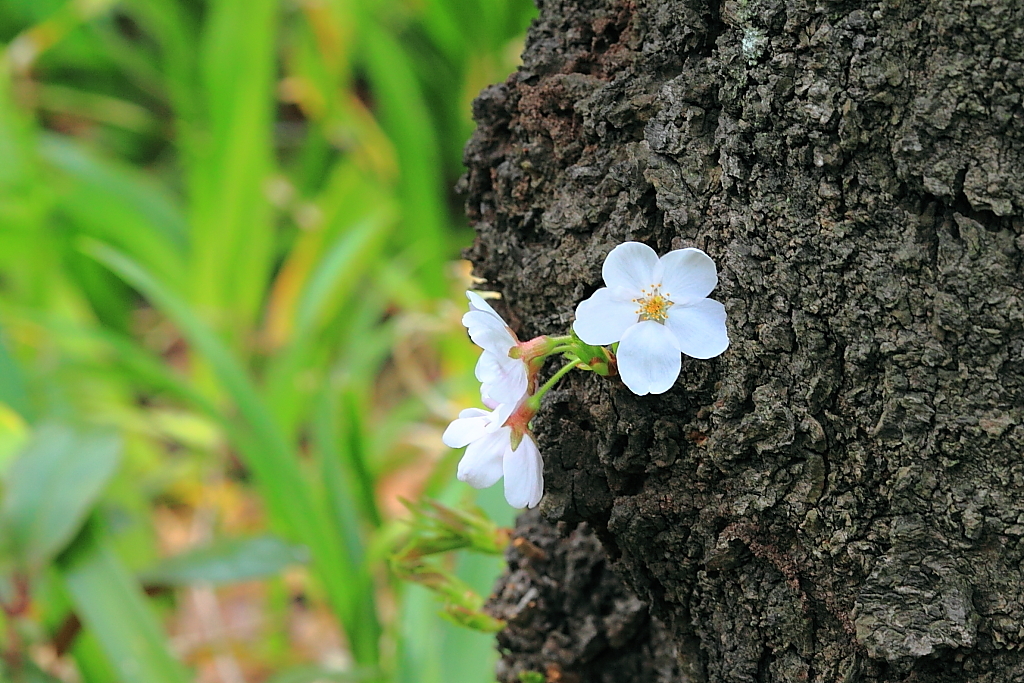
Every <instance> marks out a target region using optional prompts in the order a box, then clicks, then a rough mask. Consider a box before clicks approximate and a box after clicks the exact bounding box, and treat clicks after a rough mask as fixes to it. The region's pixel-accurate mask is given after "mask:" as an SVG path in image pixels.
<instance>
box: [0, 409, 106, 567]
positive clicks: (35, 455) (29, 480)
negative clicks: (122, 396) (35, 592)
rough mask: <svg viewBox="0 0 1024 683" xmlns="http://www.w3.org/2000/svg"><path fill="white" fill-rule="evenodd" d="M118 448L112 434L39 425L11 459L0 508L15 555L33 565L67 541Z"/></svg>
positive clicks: (99, 489)
mask: <svg viewBox="0 0 1024 683" xmlns="http://www.w3.org/2000/svg"><path fill="white" fill-rule="evenodd" d="M120 450H121V444H120V441H119V440H118V438H117V437H116V436H114V435H112V434H106V433H85V432H79V431H76V430H74V429H72V428H70V427H67V426H64V425H57V424H48V425H44V426H42V427H40V428H39V430H38V431H37V432H36V435H35V438H33V439H32V441H31V442H30V443H29V445H28V446H27V447H26V448H25V450H24V451H22V453H21V455H20V456H19V457H18V459H17V460H15V461H14V462H13V463H12V464H11V467H10V471H9V472H8V474H7V481H6V490H7V495H6V497H5V499H4V501H3V507H2V508H0V511H2V523H3V525H4V526H5V527H6V533H7V534H9V538H10V543H11V546H12V550H13V552H14V553H15V557H16V559H17V560H19V561H20V562H21V563H23V564H24V565H26V566H28V567H31V568H37V567H40V566H42V565H43V564H45V563H46V562H48V561H49V560H51V559H52V558H53V557H54V556H56V555H57V553H59V552H60V551H61V549H63V548H64V546H65V545H67V543H68V542H69V541H70V540H71V538H72V537H73V536H74V535H75V532H77V531H78V529H79V527H80V526H81V525H82V522H83V520H84V519H85V517H86V515H87V514H88V513H89V510H90V509H91V508H92V506H93V504H94V503H95V502H96V499H97V498H98V497H99V495H100V493H101V492H102V491H103V488H104V487H105V486H106V484H107V482H108V481H109V480H110V478H111V477H112V476H113V474H114V472H115V471H116V470H117V464H118V460H119V455H120Z"/></svg>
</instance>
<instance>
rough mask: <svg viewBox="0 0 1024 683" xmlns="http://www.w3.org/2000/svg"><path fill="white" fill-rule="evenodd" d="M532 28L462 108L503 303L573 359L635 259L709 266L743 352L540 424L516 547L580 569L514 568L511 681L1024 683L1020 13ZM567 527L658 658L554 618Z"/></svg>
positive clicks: (585, 617) (767, 12)
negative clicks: (633, 250)
mask: <svg viewBox="0 0 1024 683" xmlns="http://www.w3.org/2000/svg"><path fill="white" fill-rule="evenodd" d="M539 4H540V18H539V19H538V21H537V22H536V23H535V25H534V26H533V28H532V30H531V32H530V35H529V40H528V43H527V47H526V52H525V54H524V65H523V67H522V68H521V70H520V71H519V72H518V73H517V74H515V75H513V76H512V77H511V78H510V79H509V80H508V81H507V82H506V83H504V84H502V85H496V86H492V87H490V88H488V89H487V90H485V91H484V92H483V93H482V94H481V96H480V97H479V99H478V100H477V101H476V104H475V115H476V119H477V121H478V122H479V129H478V131H477V133H476V135H475V136H474V138H473V140H472V141H471V143H470V144H469V146H468V148H467V152H466V160H467V164H468V166H469V169H470V170H469V173H468V175H467V176H466V178H465V180H464V182H463V189H464V190H465V192H466V196H467V208H468V213H469V216H470V219H471V221H472V222H473V224H474V225H475V227H476V230H477V231H478V239H477V242H476V244H475V246H474V247H473V248H472V249H471V250H470V252H469V255H470V257H471V258H472V260H473V261H474V263H475V265H476V272H477V274H478V275H480V276H482V277H484V278H486V279H487V281H488V283H489V284H488V285H485V286H484V287H485V288H492V289H495V290H498V291H500V292H501V293H502V294H503V295H504V302H505V305H506V309H505V311H504V312H505V313H507V314H508V316H509V319H510V320H512V321H513V324H514V327H516V328H517V330H518V331H519V332H520V333H521V335H526V336H532V335H534V334H539V333H559V334H561V333H564V331H565V330H566V329H567V327H568V325H569V324H570V322H571V320H572V315H573V311H574V308H575V306H576V304H577V302H579V301H581V300H582V299H584V298H585V297H587V296H589V295H590V294H591V293H592V292H593V291H594V290H595V289H596V288H597V287H599V286H600V285H601V276H600V267H601V263H602V261H603V259H604V256H605V254H607V252H608V251H609V250H610V249H611V248H612V247H613V246H615V245H616V244H618V243H620V242H623V241H626V240H640V241H643V242H646V243H647V244H649V245H651V246H652V247H654V248H655V249H656V250H658V251H659V252H660V253H664V252H666V251H668V250H670V249H676V248H680V247H685V246H697V247H700V248H702V249H704V250H705V251H707V252H708V253H709V254H710V255H711V256H712V257H713V258H714V259H715V260H716V261H717V263H718V264H719V269H720V276H721V282H720V285H719V287H718V289H717V290H716V292H715V293H714V294H713V295H712V296H713V297H715V298H718V299H719V300H721V301H722V302H723V303H724V304H725V306H726V309H727V311H728V314H729V320H728V326H729V332H730V336H731V339H732V346H731V347H730V349H729V350H728V351H727V352H726V353H725V354H724V355H723V356H721V357H720V358H718V359H714V360H712V361H695V360H692V359H685V358H684V361H683V371H682V375H681V376H680V379H679V381H678V383H677V384H676V386H675V388H674V389H673V390H671V391H669V392H668V393H667V394H664V395H662V396H654V397H650V396H648V397H637V396H634V395H632V394H630V393H629V391H628V390H626V389H625V387H624V386H622V385H621V383H618V382H616V381H608V380H604V379H602V378H600V377H596V376H593V375H589V374H588V375H585V374H583V373H575V374H574V375H570V376H569V378H568V379H567V380H565V381H563V384H562V385H561V389H560V390H559V391H556V392H552V394H549V398H548V399H547V400H546V407H545V408H544V410H543V412H542V413H541V414H540V415H539V416H538V418H537V420H536V425H537V429H538V432H539V438H540V444H541V449H542V452H543V454H544V457H545V478H546V483H547V488H546V491H547V493H546V496H545V498H544V500H543V502H542V504H541V512H542V515H543V516H544V517H545V518H546V519H547V520H548V524H547V525H545V523H544V522H542V521H540V520H539V519H537V518H534V517H527V518H525V520H524V521H522V522H521V523H520V533H521V535H522V536H523V537H524V538H526V539H534V540H535V541H536V542H535V545H539V546H540V545H545V544H548V546H550V545H551V543H552V541H551V538H552V536H551V534H553V533H554V534H556V536H557V535H559V534H561V536H562V537H564V538H563V541H562V542H563V543H564V544H567V545H566V549H564V552H562V555H560V556H559V557H560V558H561V559H559V560H558V561H554V560H552V556H549V555H548V554H545V555H542V556H537V557H534V556H533V555H530V554H529V553H527V554H526V555H523V554H522V552H521V550H522V548H524V547H525V548H529V547H530V546H527V545H525V544H524V543H522V542H521V543H520V549H519V550H515V551H513V552H512V555H511V564H512V569H513V570H515V571H514V573H513V574H512V575H511V576H510V578H509V579H508V580H507V582H506V585H505V586H504V588H503V589H502V591H501V594H500V595H499V596H498V597H497V598H496V600H495V602H494V604H493V609H494V610H495V611H496V612H497V613H500V614H503V615H505V616H509V617H511V618H512V619H513V626H512V628H510V629H509V630H508V631H507V632H506V633H505V634H503V635H502V636H501V637H500V638H499V642H500V643H501V645H502V647H503V648H504V652H505V658H504V662H503V665H502V668H501V670H500V672H499V673H500V675H501V676H502V678H503V680H507V681H513V680H518V679H517V676H516V675H517V673H518V672H519V671H520V670H524V669H527V668H528V669H533V670H539V671H542V672H546V675H547V676H548V679H549V680H563V681H572V680H577V681H589V680H594V681H598V680H601V681H614V680H633V679H631V678H629V676H624V677H623V676H619V675H618V674H616V673H614V672H613V671H612V668H610V667H609V666H604V665H602V666H596V667H595V666H592V665H588V664H587V662H591V663H592V662H594V661H597V660H598V659H600V658H601V657H611V658H613V659H614V658H615V657H620V656H628V655H629V652H628V651H630V650H631V651H632V652H633V654H634V656H641V657H645V656H647V655H646V654H644V653H653V652H655V651H657V652H659V653H662V654H663V653H664V652H667V651H669V650H673V651H674V653H675V655H677V657H678V663H677V665H676V667H675V668H672V667H669V668H670V669H672V670H671V671H669V670H668V669H665V668H664V667H662V669H660V670H659V671H660V673H657V674H656V675H655V674H649V675H644V676H639V675H637V677H636V678H635V680H664V681H668V680H673V681H674V680H678V681H695V682H696V681H707V682H718V681H830V682H831V681H846V682H852V681H873V682H875V681H911V680H916V681H968V680H969V681H991V682H996V681H1019V680H1024V652H1022V648H1024V574H1022V564H1021V563H1022V560H1024V424H1022V423H1024V284H1022V283H1024V263H1022V256H1024V219H1022V214H1024V114H1022V106H1021V93H1022V92H1024V6H1022V3H1021V2H1020V1H1019V0H972V1H971V2H963V1H961V0H881V1H876V2H869V1H865V0H814V1H811V0H724V1H723V2H721V3H719V2H718V0H660V1H659V0H543V1H542V2H540V3H539ZM581 522H586V524H587V525H589V526H588V527H586V528H589V529H592V530H593V532H594V533H596V534H597V536H598V537H599V538H600V539H601V541H602V542H603V544H604V547H605V548H606V549H607V552H608V554H609V556H610V557H611V558H614V562H615V568H616V570H617V571H618V572H619V574H620V575H621V576H622V577H623V580H624V581H625V583H626V584H627V585H628V586H629V588H630V589H631V590H632V591H633V592H635V595H636V596H638V597H639V599H640V600H642V601H643V603H645V604H646V605H649V606H650V610H651V613H652V614H653V615H654V616H655V617H656V618H658V619H660V620H661V621H663V622H664V623H665V624H666V628H667V632H668V638H665V637H663V635H660V634H662V631H661V630H660V629H659V628H658V622H657V621H654V622H650V625H647V622H646V621H644V618H643V617H641V618H639V619H634V622H635V623H634V626H630V627H629V628H630V629H632V630H631V631H629V637H628V638H626V639H625V640H623V638H621V637H620V638H619V639H618V640H617V641H615V642H613V640H614V639H615V634H616V633H621V624H620V622H623V620H626V621H627V622H628V620H629V618H630V617H629V612H630V610H634V611H635V610H636V606H635V605H631V604H630V603H629V600H630V598H629V595H628V593H626V592H622V593H617V592H616V591H618V590H619V589H617V588H616V589H614V590H612V591H611V592H610V593H602V592H601V591H600V590H598V589H597V588H594V592H591V593H586V594H587V595H592V596H596V595H607V597H606V598H601V599H597V598H595V599H591V600H588V599H582V598H581V599H580V600H578V601H575V602H573V601H561V602H560V603H559V604H558V605H555V602H557V595H558V594H559V590H562V589H563V588H564V586H563V584H562V583H560V582H563V581H567V579H566V571H567V569H566V567H565V565H564V562H566V561H568V560H567V559H566V558H571V557H573V555H572V553H573V552H577V553H578V551H579V546H578V542H579V535H580V534H581V533H588V532H586V528H584V529H583V530H577V531H576V532H573V533H570V532H571V531H572V529H573V528H574V527H575V525H576V524H578V523H581ZM554 524H557V526H551V525H554ZM573 544H576V545H573ZM550 552H553V551H551V548H550V547H549V553H550ZM560 552H561V551H560ZM587 552H591V553H593V558H595V559H593V562H592V563H591V566H592V567H596V568H597V569H594V571H597V572H598V573H599V574H600V576H597V575H593V576H592V579H593V580H594V581H595V582H600V581H603V580H604V575H603V573H604V572H605V570H606V567H605V564H606V563H605V561H604V560H603V559H602V558H601V556H600V552H601V551H600V549H599V548H598V546H597V544H596V543H595V544H593V547H592V548H591V550H589V551H587ZM531 558H533V559H531ZM537 558H542V559H543V558H546V559H543V561H541V559H537ZM577 561H578V558H577ZM559 562H563V564H559ZM545 572H549V573H548V574H545ZM550 572H554V573H550ZM574 580H575V579H574ZM570 584H571V582H569V583H566V584H565V585H566V586H568V585H570ZM594 585H595V586H596V585H597V583H595V584H594ZM531 586H532V587H537V588H538V591H537V592H535V593H530V594H529V595H527V594H528V593H529V591H530V588H531ZM573 590H575V591H577V592H576V593H568V592H567V593H566V595H569V594H573V595H579V589H578V587H577V588H575V589H573ZM602 590H603V589H602ZM622 590H623V591H625V588H623V589H622ZM545 591H546V592H545ZM544 596H547V597H546V598H545V597H544ZM531 610H532V611H531ZM538 610H540V611H538ZM574 611H576V612H578V614H573V612H574ZM538 615H539V616H538ZM602 619H604V620H605V621H602ZM641 622H642V623H641ZM588 623H589V624H590V626H589V627H586V628H584V627H585V626H586V624H588ZM616 629H618V630H616ZM531 632H532V633H533V634H534V635H533V636H531V635H530V633H531ZM534 636H535V637H534ZM531 638H532V640H531ZM588 639H589V640H588ZM627 641H628V642H627ZM588 643H589V644H588ZM644 648H647V649H644ZM652 656H653V655H652ZM588 667H589V668H588ZM624 670H626V669H624ZM634 671H639V669H634ZM617 676H619V677H617Z"/></svg>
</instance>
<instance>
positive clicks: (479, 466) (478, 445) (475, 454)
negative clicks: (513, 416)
mask: <svg viewBox="0 0 1024 683" xmlns="http://www.w3.org/2000/svg"><path fill="white" fill-rule="evenodd" d="M511 434H512V430H511V429H508V428H507V427H506V428H505V429H502V430H500V431H497V432H494V433H492V434H488V435H486V436H485V437H484V438H482V439H479V440H477V441H474V442H473V443H471V444H469V446H468V447H467V448H466V454H465V455H464V456H462V460H460V461H459V470H458V473H457V474H456V476H457V477H458V478H459V481H464V482H466V483H467V484H469V485H470V486H472V487H473V488H475V489H485V488H487V487H488V486H491V485H493V484H494V483H495V482H496V481H498V480H499V479H501V475H502V460H503V456H504V454H505V450H506V449H507V448H508V447H509V437H510V436H511Z"/></svg>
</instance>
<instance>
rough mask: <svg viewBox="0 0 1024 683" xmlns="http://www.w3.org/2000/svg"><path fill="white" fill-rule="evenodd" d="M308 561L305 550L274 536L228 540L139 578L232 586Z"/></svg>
mask: <svg viewBox="0 0 1024 683" xmlns="http://www.w3.org/2000/svg"><path fill="white" fill-rule="evenodd" d="M308 560H309V552H308V551H307V550H306V549H305V548H303V547H302V546H297V545H292V544H290V543H286V542H285V541H282V540H281V539H280V538H277V537H276V536H269V535H267V536H256V537H253V538H227V539H223V540H220V541H216V542H214V543H212V544H211V545H208V546H205V547H203V548H197V549H196V550H191V551H189V552H186V553H182V554H181V555H176V556H174V557H169V558H166V559H164V560H161V561H160V563H159V564H158V565H157V566H155V567H152V568H151V569H147V570H146V571H144V572H142V574H141V575H140V579H141V580H142V582H143V583H145V584H147V585H157V586H183V585H188V584H193V583H211V584H221V583H233V582H236V581H248V580H250V579H262V578H266V577H269V576H274V575H276V574H279V573H281V571H282V570H283V569H284V568H285V567H288V566H289V565H293V564H300V563H304V562H307V561H308Z"/></svg>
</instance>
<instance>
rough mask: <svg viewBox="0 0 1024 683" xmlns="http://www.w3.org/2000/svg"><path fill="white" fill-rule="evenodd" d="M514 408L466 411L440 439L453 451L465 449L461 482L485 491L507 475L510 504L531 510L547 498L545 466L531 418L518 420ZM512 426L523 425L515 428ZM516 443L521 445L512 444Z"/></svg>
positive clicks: (460, 470)
mask: <svg viewBox="0 0 1024 683" xmlns="http://www.w3.org/2000/svg"><path fill="white" fill-rule="evenodd" d="M514 408H515V406H514V404H513V405H498V406H497V408H496V409H495V410H494V411H493V412H491V411H487V410H482V409H480V408H469V409H467V410H463V411H462V412H461V413H459V418H458V419H457V420H455V421H453V422H452V423H451V424H450V425H448V428H447V429H446V430H444V435H443V436H442V437H441V440H442V441H444V443H445V445H446V446H449V447H450V448H462V447H463V446H465V447H466V454H465V455H463V456H462V460H461V461H460V462H459V470H458V478H459V481H464V482H466V483H467V484H469V485H470V486H472V487H473V488H477V489H483V488H487V487H488V486H492V485H494V484H495V483H496V482H497V481H498V480H499V479H501V478H502V477H503V476H504V477H505V500H507V501H508V504H509V505H511V506H512V507H515V508H524V507H530V508H532V507H536V506H537V503H539V502H540V499H541V496H543V495H544V463H543V461H542V460H541V457H540V450H539V449H538V448H537V443H536V442H535V441H534V440H533V435H532V434H530V432H529V431H526V429H525V423H526V422H527V421H529V416H528V415H522V416H521V418H522V419H516V413H514V410H513V409H514ZM509 423H515V424H520V423H522V425H521V426H520V427H519V428H516V427H514V426H513V425H511V424H509ZM517 435H518V438H517ZM516 440H518V444H516V445H513V443H514V441H516Z"/></svg>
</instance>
